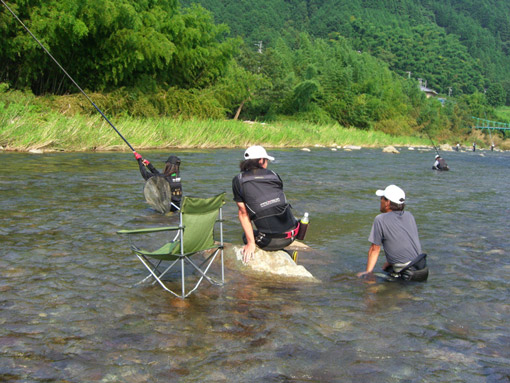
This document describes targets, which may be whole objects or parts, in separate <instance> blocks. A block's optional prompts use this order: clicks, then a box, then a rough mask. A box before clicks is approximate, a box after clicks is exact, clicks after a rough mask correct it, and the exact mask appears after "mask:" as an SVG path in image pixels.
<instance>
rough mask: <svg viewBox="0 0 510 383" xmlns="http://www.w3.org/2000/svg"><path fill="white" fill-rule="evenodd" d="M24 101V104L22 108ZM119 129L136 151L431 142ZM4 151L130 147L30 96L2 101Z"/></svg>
mask: <svg viewBox="0 0 510 383" xmlns="http://www.w3.org/2000/svg"><path fill="white" fill-rule="evenodd" d="M20 101H21V102H20ZM112 122H113V123H114V125H115V127H116V128H117V129H118V130H119V131H120V132H121V134H122V135H123V136H124V137H125V138H126V139H127V140H128V141H129V143H130V144H131V145H132V146H133V147H134V148H137V149H143V148H145V149H147V148H169V147H177V148H229V147H246V146H249V145H251V144H260V145H264V146H267V147H303V146H313V145H324V146H334V145H338V146H340V145H360V146H365V147H377V146H385V145H427V144H429V142H427V140H426V139H422V138H417V137H394V136H390V135H387V134H384V133H382V132H377V131H362V130H357V129H352V128H351V129H346V128H343V127H341V126H339V125H335V124H333V125H312V124H308V123H302V122H296V121H280V122H275V123H271V124H263V123H247V122H242V121H232V120H198V119H197V120H183V119H172V118H133V117H119V118H116V119H115V121H112ZM0 145H1V146H3V147H4V148H8V149H12V150H31V149H43V148H44V149H45V150H65V151H87V150H124V149H128V147H127V145H126V144H125V143H124V142H123V141H122V139H121V138H120V137H119V136H118V135H117V133H115V131H114V130H113V129H112V128H111V126H110V125H109V124H108V123H107V122H106V121H105V120H104V119H103V118H102V117H101V116H100V115H99V114H97V115H94V116H85V115H79V114H75V115H74V116H66V115H65V114H63V113H59V112H57V111H55V110H53V109H50V108H49V107H45V106H44V105H41V104H37V103H33V100H32V99H31V98H30V97H28V96H26V98H25V99H23V100H18V102H15V103H14V102H10V103H9V104H7V103H5V102H2V101H1V100H0Z"/></svg>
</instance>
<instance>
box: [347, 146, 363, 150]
mask: <svg viewBox="0 0 510 383" xmlns="http://www.w3.org/2000/svg"><path fill="white" fill-rule="evenodd" d="M344 149H350V150H360V149H361V146H357V145H345V146H344Z"/></svg>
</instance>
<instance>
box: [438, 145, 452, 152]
mask: <svg viewBox="0 0 510 383" xmlns="http://www.w3.org/2000/svg"><path fill="white" fill-rule="evenodd" d="M439 149H441V150H442V151H443V152H453V148H452V147H451V145H448V144H442V145H439Z"/></svg>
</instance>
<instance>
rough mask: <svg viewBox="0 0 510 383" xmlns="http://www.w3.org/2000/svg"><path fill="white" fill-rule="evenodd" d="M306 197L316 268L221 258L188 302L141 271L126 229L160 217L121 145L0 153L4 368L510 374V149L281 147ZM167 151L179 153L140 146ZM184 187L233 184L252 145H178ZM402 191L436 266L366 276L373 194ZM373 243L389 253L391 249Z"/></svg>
mask: <svg viewBox="0 0 510 383" xmlns="http://www.w3.org/2000/svg"><path fill="white" fill-rule="evenodd" d="M271 152H272V154H274V156H275V157H276V158H277V160H276V161H275V162H274V163H273V164H272V165H271V166H272V169H274V170H276V171H277V172H278V173H279V174H280V175H281V177H282V179H283V181H284V184H285V190H286V193H287V196H288V198H289V199H290V201H291V203H292V205H293V208H294V211H295V213H296V215H298V216H300V215H302V213H303V212H304V211H308V212H310V217H311V224H310V228H309V230H308V234H307V241H306V243H307V244H308V245H310V246H311V247H312V248H313V251H311V252H307V253H304V252H303V253H301V254H300V257H299V261H300V263H301V264H303V265H304V266H305V267H306V268H307V269H308V270H309V271H310V272H312V274H314V275H315V276H316V277H317V278H319V279H320V280H321V281H322V282H321V283H319V284H315V285H314V284H305V283H297V282H284V281H279V280H274V279H273V280H268V279H263V278H262V279H261V278H255V277H246V276H242V275H239V273H237V272H233V271H232V270H227V271H226V284H225V285H224V286H223V287H212V288H207V285H203V286H202V287H201V288H199V290H197V292H196V293H195V294H193V295H192V296H191V297H190V298H189V299H187V300H185V301H184V302H183V301H181V300H179V299H177V298H173V297H172V296H171V295H170V294H168V293H166V292H165V291H163V290H162V289H161V288H159V287H158V286H152V285H150V284H149V285H138V286H136V287H132V285H133V284H134V283H136V282H138V281H139V280H140V279H141V278H142V277H143V276H144V275H145V271H144V269H143V266H142V265H141V264H140V263H139V262H138V260H137V259H136V258H135V256H134V255H133V254H131V253H130V251H129V248H128V244H127V243H126V241H125V238H122V237H120V236H118V235H116V231H117V230H119V229H120V228H124V227H126V226H129V222H131V221H132V220H133V219H135V220H138V221H140V220H142V221H143V220H147V222H149V223H150V222H151V221H155V220H156V221H157V220H160V219H161V217H158V214H157V213H155V212H154V211H153V210H151V209H150V208H148V206H147V205H146V203H145V202H144V199H143V194H142V189H143V180H142V178H141V176H140V174H139V173H138V169H137V166H136V162H135V161H134V159H133V158H132V156H131V154H127V153H77V154H76V153H75V154H44V155H31V154H19V153H0V160H1V161H2V172H1V174H0V193H1V194H0V196H1V199H0V204H1V212H0V213H1V214H0V222H1V223H0V324H1V326H0V381H9V382H136V383H138V382H148V381H152V382H155V381H182V382H198V381H210V382H237V381H238V382H256V381H259V382H262V381H269V382H319V381H320V382H423V381H425V382H508V381H509V380H510V331H509V323H510V303H509V300H508V296H509V295H508V294H509V284H510V259H509V251H508V249H509V245H510V236H509V233H508V231H509V225H508V217H509V215H510V214H509V213H510V209H509V198H508V193H509V191H510V187H509V186H510V181H509V180H510V177H509V170H510V165H509V164H510V155H509V154H508V153H496V152H493V153H492V152H484V156H482V155H481V154H482V152H478V151H477V152H475V153H472V152H466V153H446V154H445V157H446V160H447V162H448V163H449V165H450V167H451V169H452V170H451V171H450V172H444V173H439V172H434V171H431V170H430V167H431V165H432V162H433V158H434V153H433V152H432V151H429V152H420V151H418V150H415V151H410V150H407V149H402V150H401V154H398V155H394V154H385V153H382V152H381V150H375V149H374V150H368V149H363V150H360V151H352V152H346V151H337V152H334V151H330V150H329V149H313V150H312V151H311V152H310V153H308V152H303V151H300V150H297V149H290V150H273V151H271ZM143 154H144V155H145V156H146V157H148V158H149V159H150V160H151V161H152V162H153V163H154V164H156V165H157V166H158V167H160V168H161V167H162V165H163V162H164V160H165V158H166V157H167V156H168V153H163V152H147V153H143ZM177 154H178V155H179V156H180V157H181V159H182V175H183V178H184V191H185V194H188V195H193V196H201V197H205V196H210V195H213V194H216V193H217V192H220V191H226V192H227V196H228V203H227V205H226V206H225V217H226V220H227V222H226V226H225V233H226V234H225V236H226V240H227V241H228V242H231V243H233V244H239V243H240V236H241V229H240V226H239V223H238V221H237V210H236V206H235V204H234V203H233V201H232V192H231V179H232V177H233V176H234V175H235V174H236V173H237V172H238V163H239V159H241V157H242V150H211V151H179V152H177ZM390 183H395V184H397V185H399V186H401V187H402V188H403V189H404V190H405V191H406V192H407V197H408V198H407V200H408V204H407V209H408V210H409V211H411V212H412V213H413V214H414V216H415V218H416V221H417V223H418V228H419V232H420V237H421V242H422V246H423V250H424V251H425V252H427V253H428V254H429V258H428V261H429V266H430V269H431V273H430V277H429V280H428V282H427V283H422V284H411V285H400V284H394V283H387V282H386V283H384V282H379V283H376V284H368V283H365V282H363V281H361V280H358V279H357V278H356V276H355V274H356V272H358V271H362V270H364V268H365V263H366V253H367V250H368V247H369V243H368V241H367V237H368V234H369V231H370V227H371V224H372V221H373V218H374V216H375V215H376V214H377V213H378V208H379V200H378V198H377V197H376V196H375V195H374V192H375V190H376V189H378V188H384V187H385V186H386V185H388V184H390ZM382 261H383V260H382V257H381V259H380V260H379V266H378V267H379V268H380V265H381V264H382Z"/></svg>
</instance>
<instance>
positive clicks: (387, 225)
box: [368, 211, 421, 265]
mask: <svg viewBox="0 0 510 383" xmlns="http://www.w3.org/2000/svg"><path fill="white" fill-rule="evenodd" d="M368 240H369V241H370V242H371V243H373V244H374V245H378V246H381V245H382V246H383V248H384V252H385V253H386V259H387V260H388V262H389V263H390V264H392V265H394V264H395V263H407V262H409V261H412V260H414V259H415V258H416V257H417V256H418V255H420V254H421V245H420V239H419V238H418V228H417V227H416V221H415V220H414V217H413V215H412V214H411V213H409V212H408V211H404V212H402V211H390V212H388V213H382V214H379V215H378V216H377V217H375V219H374V223H373V225H372V230H371V231H370V236H369V237H368Z"/></svg>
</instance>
